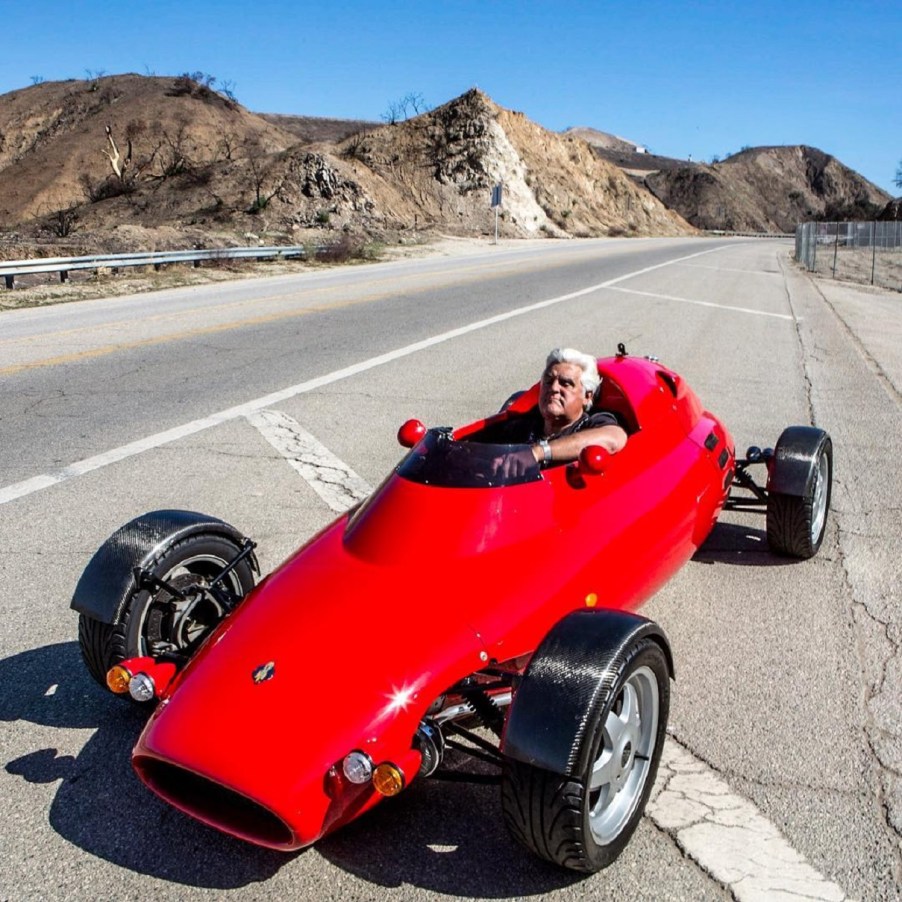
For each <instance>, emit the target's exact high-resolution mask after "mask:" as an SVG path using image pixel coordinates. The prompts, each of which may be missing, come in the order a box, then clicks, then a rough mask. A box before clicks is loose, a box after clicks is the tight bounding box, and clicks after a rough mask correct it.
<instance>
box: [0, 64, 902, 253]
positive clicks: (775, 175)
mask: <svg viewBox="0 0 902 902" xmlns="http://www.w3.org/2000/svg"><path fill="white" fill-rule="evenodd" d="M636 150H637V148H636V146H635V145H634V144H633V143H632V142H630V141H626V140H624V139H622V138H616V137H615V136H612V135H607V134H606V133H604V132H600V131H597V130H595V129H588V128H579V129H571V130H569V131H568V132H565V133H563V134H559V133H555V132H550V131H548V130H546V129H544V128H542V127H540V126H539V125H536V124H535V123H534V122H531V121H530V120H529V119H528V118H527V117H526V116H525V115H524V114H523V113H518V112H513V111H510V110H506V109H503V108H501V107H499V106H497V105H496V104H495V103H493V102H492V100H491V99H490V98H488V97H487V96H486V95H485V94H483V93H481V92H479V91H477V90H472V91H469V92H467V93H466V94H464V95H463V96H461V97H458V98H457V99H455V100H452V101H450V102H449V103H446V104H444V105H443V106H440V107H438V108H437V109H435V110H432V111H430V112H426V113H423V114H421V115H418V116H416V117H414V118H411V119H408V120H406V121H399V122H396V123H394V124H377V123H371V122H362V121H352V120H339V119H314V118H311V117H303V116H280V115H275V114H263V115H261V114H256V113H253V112H251V111H249V110H247V109H245V108H244V107H242V106H241V105H240V104H238V103H236V102H235V101H234V100H233V99H232V98H231V97H230V96H227V95H225V94H222V93H219V92H217V91H216V90H214V88H213V84H212V80H211V79H205V77H204V76H203V75H202V74H201V73H196V74H195V75H194V76H193V77H189V76H178V77H145V76H140V75H117V76H109V77H105V78H98V79H93V80H74V79H73V80H71V81H66V82H52V83H44V84H38V85H33V86H31V87H28V88H24V89H22V90H19V91H14V92H11V93H9V94H6V95H3V96H0V257H3V258H6V259H11V258H15V257H25V256H32V255H35V254H39V253H49V252H51V251H50V250H48V248H52V252H53V253H59V254H70V253H72V254H75V253H91V252H99V251H112V252H115V251H125V250H132V249H165V248H174V247H186V246H188V247H190V246H192V245H194V246H220V245H229V244H247V243H248V242H256V241H260V242H264V243H292V244H294V243H302V242H307V241H315V242H317V243H328V242H330V241H331V240H334V239H335V238H337V237H338V236H340V235H345V234H350V235H352V236H360V237H361V238H370V237H375V238H380V239H383V240H391V241H397V240H399V239H400V240H405V239H406V237H407V236H414V235H415V236H417V237H419V236H421V235H422V234H423V233H427V234H429V233H433V234H434V233H444V234H452V235H453V234H458V235H487V234H491V233H492V232H493V230H494V222H495V220H494V214H493V212H492V210H491V209H490V206H489V201H490V196H491V190H492V187H493V186H494V185H497V184H503V188H504V204H503V209H502V214H501V217H500V222H499V227H500V232H501V234H502V235H503V236H506V237H520V236H541V235H546V236H549V237H559V238H566V237H577V236H605V235H677V234H691V233H693V232H694V231H695V229H694V226H697V227H701V228H736V229H754V230H774V229H776V230H786V229H791V228H793V227H794V226H795V223H796V221H797V220H800V219H805V218H811V217H812V216H823V215H824V214H825V213H826V212H830V213H840V212H843V213H849V212H854V211H862V212H863V211H870V210H871V209H872V206H873V205H879V207H881V208H882V207H884V206H885V205H886V203H887V201H888V200H889V198H888V196H886V195H884V194H883V193H882V192H880V191H879V190H878V189H876V188H875V187H874V186H873V185H870V184H869V183H867V182H866V181H865V180H864V179H862V178H861V177H860V176H858V175H856V174H855V173H854V172H851V171H850V170H848V169H846V167H844V166H842V165H841V164H840V163H838V162H837V161H836V160H834V159H833V158H831V157H828V156H827V155H826V154H823V153H821V152H820V151H815V150H813V149H811V148H758V149H755V150H749V151H744V152H743V153H740V154H737V155H735V156H733V157H730V158H729V159H728V160H725V161H724V162H723V163H720V164H717V165H712V166H705V165H692V164H686V163H684V162H682V161H678V160H668V159H666V158H663V157H655V156H653V155H651V154H648V153H637V152H636ZM687 220H688V221H687ZM690 223H691V224H690Z"/></svg>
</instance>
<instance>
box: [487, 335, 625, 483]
mask: <svg viewBox="0 0 902 902" xmlns="http://www.w3.org/2000/svg"><path fill="white" fill-rule="evenodd" d="M600 381H601V380H600V378H599V376H598V368H597V366H596V364H595V358H594V357H592V356H591V355H589V354H583V353H581V352H579V351H576V350H574V349H573V348H555V349H554V350H553V351H552V352H551V353H550V354H549V355H548V358H547V359H546V361H545V369H544V371H543V372H542V379H541V383H540V386H539V405H538V408H537V409H535V410H532V411H530V412H529V413H525V414H523V415H522V416H517V417H512V418H511V419H510V420H508V421H506V422H505V423H501V424H499V428H498V431H497V432H494V431H493V436H492V440H493V441H496V442H499V443H509V444H521V443H523V444H528V443H531V444H532V454H533V457H534V458H535V459H536V462H537V463H539V464H540V465H541V466H548V465H550V464H552V463H561V462H565V461H570V460H576V458H577V457H579V452H580V451H582V449H583V448H585V447H586V446H588V445H600V446H601V447H602V448H604V449H605V450H606V451H607V452H608V453H609V454H615V453H616V452H617V451H619V450H620V449H621V448H623V446H624V445H625V444H626V432H625V431H624V430H623V428H622V427H621V426H620V425H619V424H618V422H617V418H616V417H615V416H614V414H612V413H607V412H605V411H598V412H596V413H591V414H590V413H589V409H590V408H591V407H592V399H593V397H594V395H595V391H596V389H597V388H598V385H599V383H600Z"/></svg>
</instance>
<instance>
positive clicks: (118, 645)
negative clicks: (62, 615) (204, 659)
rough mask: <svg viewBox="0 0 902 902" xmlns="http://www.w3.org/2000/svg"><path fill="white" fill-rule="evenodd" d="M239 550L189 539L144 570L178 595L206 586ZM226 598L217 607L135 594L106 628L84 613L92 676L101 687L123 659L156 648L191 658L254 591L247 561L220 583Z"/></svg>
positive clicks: (81, 625)
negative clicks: (159, 645)
mask: <svg viewBox="0 0 902 902" xmlns="http://www.w3.org/2000/svg"><path fill="white" fill-rule="evenodd" d="M240 550H241V549H240V547H239V546H238V545H237V544H236V543H235V542H233V541H231V540H230V539H227V538H225V537H223V536H220V535H205V534H203V533H200V534H196V535H192V536H188V537H187V538H185V539H182V540H181V541H180V542H176V543H175V544H173V545H170V546H169V547H167V548H165V549H164V550H163V551H162V552H161V553H160V555H159V557H158V558H157V559H156V560H155V561H153V563H152V564H151V565H150V566H149V567H148V569H149V570H150V571H151V572H152V573H153V574H154V575H155V576H157V577H158V578H160V579H162V580H165V581H166V582H170V583H171V584H172V585H174V586H175V587H176V588H178V589H181V590H182V591H184V590H186V589H189V588H190V587H191V586H196V585H199V584H204V583H209V582H210V581H211V580H212V579H213V578H214V577H215V576H218V575H219V573H221V572H222V570H223V569H224V568H225V566H226V565H227V564H228V563H229V562H230V561H231V560H233V559H234V558H235V556H236V555H237V554H238V553H239V551H240ZM220 585H221V586H222V587H223V591H224V592H226V593H227V598H226V599H225V601H223V602H218V601H214V600H212V599H210V598H209V597H203V598H201V599H199V600H193V601H188V602H180V601H175V603H174V604H173V599H172V597H171V596H170V595H169V593H168V592H166V591H165V590H160V591H158V592H154V593H151V592H149V591H146V590H143V589H141V590H137V591H135V592H133V594H132V595H131V597H130V598H129V599H128V600H127V601H126V604H125V608H124V610H123V612H122V616H121V618H120V619H119V621H118V622H117V623H105V622H103V621H101V620H97V619H95V618H93V617H91V616H89V615H87V614H81V615H79V618H78V644H79V646H80V648H81V654H82V658H83V660H84V662H85V665H86V666H87V668H88V671H89V672H90V673H91V676H93V677H94V679H95V680H97V682H98V683H100V685H101V686H106V674H107V671H108V670H109V669H110V668H111V667H112V666H113V665H114V664H118V663H119V662H120V661H123V660H125V659H126V658H134V657H138V656H140V655H149V654H152V653H153V652H154V651H155V646H156V645H157V643H168V644H169V645H171V646H172V647H173V648H174V649H175V650H176V651H177V652H179V653H181V654H187V655H189V656H190V655H191V654H192V653H193V652H194V651H195V650H196V649H197V647H198V646H199V645H200V643H201V642H202V641H203V640H204V639H205V638H206V637H207V636H208V635H209V634H210V632H211V631H212V629H213V627H215V626H216V624H218V623H219V622H220V621H221V620H222V619H223V617H224V616H225V615H226V614H227V613H228V611H229V610H231V608H232V607H233V606H234V604H237V602H238V601H239V600H240V599H241V598H243V597H244V596H245V595H246V594H247V593H248V592H250V590H251V589H252V588H253V587H254V572H253V569H252V566H251V564H250V562H249V561H248V559H247V558H245V559H244V560H242V561H241V562H240V563H239V564H238V566H237V567H235V569H234V570H232V572H231V573H229V574H228V576H227V577H226V578H225V580H223V582H222V583H221V584H220Z"/></svg>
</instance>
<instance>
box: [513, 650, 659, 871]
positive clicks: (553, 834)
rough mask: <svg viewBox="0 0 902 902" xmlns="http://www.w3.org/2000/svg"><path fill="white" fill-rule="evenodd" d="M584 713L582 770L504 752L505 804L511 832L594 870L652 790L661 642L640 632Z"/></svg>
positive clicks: (632, 825) (570, 864) (627, 833)
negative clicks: (560, 770) (566, 771)
mask: <svg viewBox="0 0 902 902" xmlns="http://www.w3.org/2000/svg"><path fill="white" fill-rule="evenodd" d="M594 707H595V711H594V712H587V713H588V715H589V718H590V719H589V722H588V724H587V727H586V729H585V732H584V735H583V739H582V742H581V745H580V747H579V750H578V761H579V762H580V765H579V772H578V773H577V774H575V775H573V776H562V775H560V774H556V773H552V772H551V771H548V770H544V769H543V768H539V767H535V766H534V765H531V764H526V763H524V762H521V761H516V760H512V759H508V760H507V761H506V762H505V772H504V776H503V778H502V807H503V811H504V815H505V820H506V822H507V825H508V828H509V829H510V831H511V833H512V834H513V836H514V837H515V838H516V839H517V840H519V841H520V842H522V843H523V844H524V845H525V846H526V847H527V848H529V849H531V850H532V851H533V852H535V853H536V854H537V855H539V856H540V857H542V858H545V859H547V860H548V861H551V862H553V863H554V864H557V865H560V866H561V867H566V868H570V869H572V870H577V871H585V872H592V871H598V870H600V869H602V868H605V867H607V866H608V865H610V864H611V863H612V862H613V861H614V860H615V859H616V858H617V856H618V855H620V853H621V852H622V851H623V849H624V847H625V846H626V844H627V842H629V839H630V837H631V836H632V834H633V831H634V830H635V829H636V826H637V824H638V823H639V819H640V818H641V817H642V813H643V811H644V809H645V803H646V802H647V800H648V795H649V793H650V792H651V788H652V785H653V783H654V779H655V774H656V773H657V769H658V761H659V760H660V757H661V749H662V747H663V743H664V734H665V729H666V726H667V716H668V713H669V709H670V676H669V670H668V666H667V661H666V659H665V657H664V653H663V651H662V650H661V647H660V646H659V645H658V644H657V643H656V642H654V641H653V640H651V639H647V638H646V639H640V640H638V641H636V642H635V643H634V644H633V646H632V647H631V648H629V649H627V651H626V652H625V653H624V658H623V666H622V667H621V669H620V672H619V674H617V676H616V678H615V679H614V680H613V681H612V685H611V688H610V689H609V690H608V692H607V695H606V696H605V697H604V698H603V699H602V700H601V701H600V702H599V703H597V704H595V705H594Z"/></svg>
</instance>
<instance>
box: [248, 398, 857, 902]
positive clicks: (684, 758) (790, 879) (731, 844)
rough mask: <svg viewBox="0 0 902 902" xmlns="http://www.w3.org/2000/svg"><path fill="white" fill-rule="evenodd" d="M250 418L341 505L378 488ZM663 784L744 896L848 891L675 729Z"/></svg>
mask: <svg viewBox="0 0 902 902" xmlns="http://www.w3.org/2000/svg"><path fill="white" fill-rule="evenodd" d="M248 420H249V421H250V422H251V424H252V425H254V426H256V428H257V429H259V430H260V432H261V433H262V434H263V435H264V436H265V437H266V439H267V441H269V442H270V444H272V446H273V447H274V448H275V449H276V450H277V451H278V452H279V453H280V454H281V455H282V456H283V457H284V458H285V459H286V460H287V461H288V463H289V464H290V465H291V466H292V467H293V468H294V469H295V470H297V471H298V473H300V474H301V476H302V477H303V478H304V479H305V480H306V481H307V482H308V483H309V484H310V486H311V487H312V488H313V490H314V491H315V492H316V493H317V494H318V495H319V496H320V497H321V498H322V499H323V500H324V501H325V502H326V503H327V504H328V505H329V507H330V508H331V509H332V510H333V511H335V512H336V513H343V512H344V511H345V510H347V509H348V508H349V507H351V505H353V504H355V503H356V502H357V501H361V500H362V499H363V498H365V497H366V496H367V495H368V494H369V493H370V492H371V491H372V489H371V488H370V486H369V485H368V484H367V483H366V482H365V481H364V480H363V479H361V478H360V477H359V476H358V475H357V474H356V473H355V472H354V471H353V470H352V469H351V468H350V467H349V466H348V465H347V464H345V463H344V462H343V461H341V460H339V459H338V458H337V457H336V456H335V455H334V454H332V452H331V451H329V450H328V449H327V448H325V447H324V446H323V445H322V444H320V443H319V442H318V441H317V440H316V439H315V438H314V437H313V436H312V435H311V434H310V433H309V432H307V431H305V430H304V429H303V427H301V425H300V424H299V423H297V422H296V421H295V420H293V419H292V418H291V417H289V416H286V415H285V414H283V413H280V412H278V411H274V410H264V411H260V412H259V413H255V414H252V415H250V416H249V417H248ZM656 785H657V787H659V788H658V794H657V796H655V797H654V798H653V800H652V801H651V802H649V804H648V807H647V809H646V814H647V815H648V816H649V817H650V818H651V819H652V820H653V821H654V822H655V824H657V825H658V827H660V829H661V830H663V831H664V832H665V833H667V834H668V835H669V836H670V837H671V838H672V839H673V841H674V842H675V843H676V844H677V845H678V846H679V847H680V848H681V849H683V851H684V852H685V853H686V854H687V855H688V856H689V857H690V858H692V859H693V860H694V861H695V862H696V863H697V864H698V865H699V867H701V868H702V869H703V870H704V871H705V872H706V873H708V874H710V875H711V877H712V878H714V879H715V880H717V881H718V882H720V883H722V884H723V885H725V886H727V887H728V888H729V889H730V890H731V892H732V893H733V894H734V896H735V897H736V898H737V899H738V900H739V902H759V900H768V902H772V900H775V899H785V900H789V899H806V900H815V899H823V900H829V902H842V900H844V899H846V895H845V893H844V892H843V891H842V890H841V889H840V888H839V887H838V886H837V885H836V884H835V883H831V882H830V881H829V880H827V879H826V878H824V877H823V876H821V875H820V874H819V873H818V872H817V871H815V870H814V868H812V867H811V865H809V864H808V863H807V862H806V861H805V859H804V858H803V857H802V856H801V855H799V853H798V852H796V851H795V849H793V848H792V846H790V845H789V843H788V842H787V841H786V840H785V839H784V838H783V837H782V836H781V835H780V832H779V831H778V830H777V828H776V827H775V826H774V825H773V824H772V823H771V822H770V821H768V820H767V819H766V818H765V817H764V816H763V815H762V814H761V813H760V812H759V811H758V810H757V808H755V806H754V805H752V803H751V802H749V801H748V800H747V799H743V798H742V797H741V796H738V795H736V794H734V793H733V792H732V791H731V790H730V787H729V786H728V785H727V784H726V783H725V782H724V781H723V780H722V779H721V778H720V777H718V776H717V774H716V773H715V772H714V771H713V770H712V769H711V768H710V767H708V765H706V764H705V763H704V762H703V761H700V760H699V759H698V758H696V757H695V756H694V755H692V754H691V753H690V752H689V751H688V750H687V749H685V748H683V747H682V746H680V745H678V744H677V743H676V742H675V741H674V740H673V739H671V738H670V737H668V738H667V740H666V741H665V744H664V749H663V752H662V756H661V763H660V765H659V767H658V780H657V784H656Z"/></svg>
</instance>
